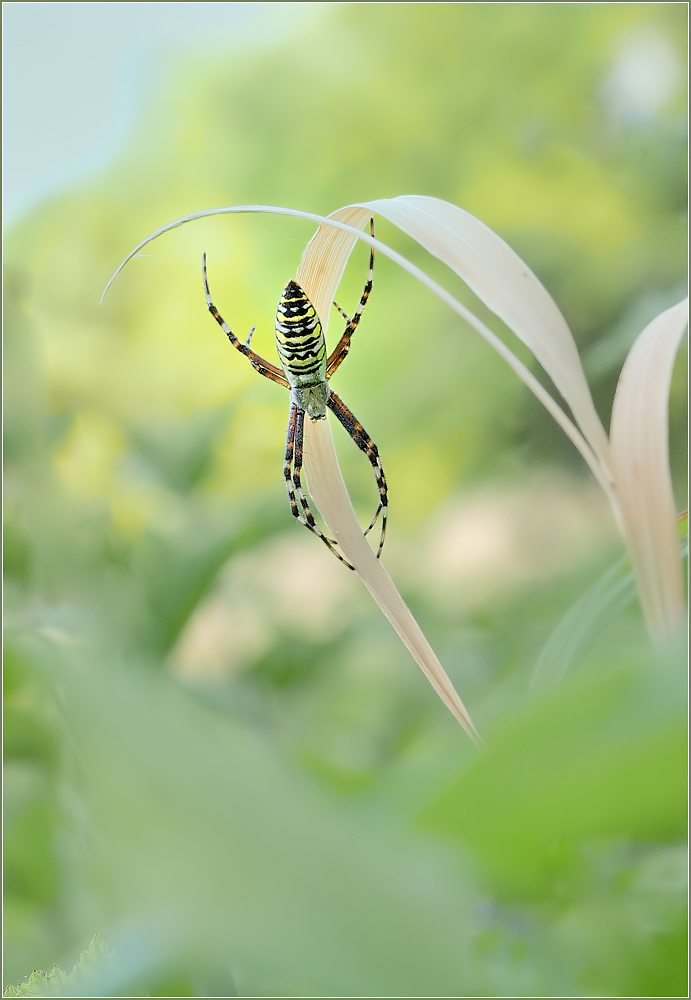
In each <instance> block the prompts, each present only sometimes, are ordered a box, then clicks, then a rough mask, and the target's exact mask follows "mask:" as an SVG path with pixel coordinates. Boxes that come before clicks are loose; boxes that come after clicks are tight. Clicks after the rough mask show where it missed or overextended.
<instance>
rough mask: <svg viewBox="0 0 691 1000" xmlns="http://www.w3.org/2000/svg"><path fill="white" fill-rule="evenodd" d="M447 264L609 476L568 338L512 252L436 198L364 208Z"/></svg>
mask: <svg viewBox="0 0 691 1000" xmlns="http://www.w3.org/2000/svg"><path fill="white" fill-rule="evenodd" d="M366 204H367V207H368V208H370V209H372V210H373V211H376V212H378V213H379V214H380V215H383V216H384V218H386V219H388V220H389V221H390V222H393V223H394V224H395V225H396V226H398V228H399V229H402V230H403V232H405V233H407V234H408V235H409V236H411V237H412V238H413V239H414V240H416V241H417V242H418V243H419V244H420V245H421V246H423V247H424V248H425V249H426V250H428V251H429V253H431V254H433V255H434V256H435V257H437V258H439V260H441V261H443V262H444V263H445V264H447V265H448V266H449V267H450V268H451V269H452V270H454V271H455V272H456V274H458V275H459V276H460V277H461V278H462V279H463V281H465V283H466V284H467V285H468V286H469V287H470V288H471V289H472V290H473V291H474V292H475V294H476V295H477V296H478V298H480V299H481V300H482V301H483V302H484V303H485V305H486V306H488V307H489V308H490V309H491V310H492V312H493V313H495V315H497V316H498V317H499V318H500V319H501V320H503V322H504V323H506V325H507V326H508V327H509V328H510V329H511V330H513V332H514V333H515V334H516V335H517V336H518V337H519V338H520V339H521V340H522V341H523V343H524V344H525V345H526V346H527V347H529V348H530V350H531V351H532V353H533V354H534V355H535V357H536V358H537V360H538V361H539V362H540V364H541V365H542V367H543V368H544V369H545V371H546V372H547V374H548V375H549V376H550V378H551V379H552V381H553V382H554V384H555V386H556V387H557V389H558V390H559V392H560V393H561V395H562V396H563V398H564V399H565V400H566V402H567V403H568V405H569V407H570V408H571V412H572V413H573V415H574V417H575V418H576V422H577V423H578V425H579V427H580V428H581V430H582V432H583V434H584V436H585V437H586V439H587V440H588V443H589V444H590V446H591V448H592V449H593V451H594V452H595V454H596V455H597V457H598V459H599V461H600V462H601V464H602V467H603V470H604V471H605V473H606V474H608V475H609V478H610V481H611V473H610V471H609V470H610V460H609V442H608V440H607V435H606V433H605V430H604V428H603V426H602V423H601V421H600V418H599V417H598V415H597V412H596V410H595V406H594V404H593V399H592V396H591V394H590V389H589V387H588V382H587V380H586V377H585V373H584V371H583V366H582V365H581V359H580V357H579V354H578V350H577V348H576V344H575V342H574V339H573V336H572V334H571V331H570V330H569V327H568V324H567V322H566V320H565V319H564V317H563V316H562V314H561V312H560V311H559V309H558V307H557V305H556V303H555V302H554V299H553V298H552V297H551V295H549V293H548V292H547V291H546V289H545V288H544V286H543V285H542V284H541V283H540V281H538V279H537V278H536V276H535V275H534V274H533V272H532V271H531V270H530V268H529V267H528V266H527V265H526V264H525V263H524V262H523V261H522V260H521V258H520V257H519V256H518V254H516V253H515V252H514V251H513V250H512V249H511V247H510V246H509V245H508V244H507V243H505V242H504V240H502V239H501V237H499V236H497V234H496V233H494V232H493V231H492V230H491V229H490V228H489V227H488V226H486V225H485V224H484V222H481V221H480V220H479V219H477V218H475V216H474V215H471V214H470V213H469V212H466V211H464V210H463V209H462V208H459V207H458V205H452V204H451V203H450V202H448V201H442V200H440V199H439V198H429V197H426V196H423V195H402V196H401V197H398V198H386V199H381V200H377V201H371V202H367V203H366Z"/></svg>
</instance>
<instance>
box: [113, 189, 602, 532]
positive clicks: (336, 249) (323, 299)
mask: <svg viewBox="0 0 691 1000" xmlns="http://www.w3.org/2000/svg"><path fill="white" fill-rule="evenodd" d="M371 212H372V209H369V208H368V209H365V210H364V211H363V208H362V206H349V207H346V208H342V209H339V210H338V211H337V212H334V213H333V215H331V216H329V217H328V218H327V217H326V216H323V215H317V214H316V213H314V212H301V211H298V210H297V209H292V208H282V207H278V206H275V205H231V206H228V207H224V208H210V209H206V210H204V211H201V212H193V213H192V214H191V215H185V216H182V217H181V218H179V219H175V220H174V221H173V222H169V223H168V224H167V225H165V226H161V228H160V229H157V230H156V231H155V232H154V233H151V235H149V236H147V237H146V239H144V240H142V241H141V243H139V244H137V246H136V247H135V248H134V249H133V250H131V251H130V252H129V253H128V254H127V256H126V257H125V259H124V260H123V261H122V262H121V263H120V264H119V266H118V268H117V270H116V271H115V273H114V274H113V275H112V277H111V278H110V280H109V282H108V284H107V285H106V287H105V289H104V291H103V295H102V296H101V302H103V299H104V298H105V296H106V293H107V292H108V289H109V288H110V286H111V285H112V283H113V281H114V280H115V278H116V277H117V276H118V274H119V273H120V271H122V269H123V267H124V266H125V265H126V264H127V263H128V261H130V260H131V259H132V258H133V257H135V256H136V255H137V254H138V253H139V251H140V250H142V249H143V248H144V247H145V246H146V245H147V244H148V243H151V242H152V240H155V239H157V238H158V237H159V236H162V235H163V234H164V233H167V232H168V231H169V230H171V229H176V228H177V227H178V226H182V225H184V224H185V223H187V222H193V221H194V220H195V219H203V218H209V217H211V216H213V215H239V214H242V213H259V214H264V215H287V216H292V217H294V218H300V219H311V220H312V221H314V222H318V223H319V228H318V229H317V232H316V234H315V235H314V237H313V238H312V239H311V240H310V242H309V243H308V245H307V247H306V248H305V252H304V254H303V257H302V262H301V264H300V266H299V268H298V272H297V280H298V282H299V283H300V284H301V286H302V287H303V288H304V289H305V290H306V291H307V290H308V289H312V292H311V294H310V292H309V291H307V294H308V295H310V298H312V302H313V303H314V304H315V305H316V306H317V312H318V313H319V315H320V317H321V318H322V325H323V326H324V329H326V328H327V326H328V319H329V313H330V306H331V300H332V297H333V295H334V294H335V291H336V287H337V285H338V282H339V281H340V278H341V275H342V273H343V269H344V267H345V264H346V262H347V259H348V256H349V254H350V252H351V251H352V249H353V247H354V246H355V241H356V240H358V239H359V240H362V241H363V242H364V243H367V244H368V245H370V246H373V247H375V248H376V249H377V250H378V251H379V252H380V253H382V254H384V255H385V256H386V257H389V258H390V260H393V261H394V262H395V263H396V264H398V265H399V266H400V267H402V268H403V270H404V271H407V272H408V273H409V274H411V275H412V276H413V277H414V278H417V279H418V281H420V282H422V284H423V285H426V286H427V288H429V290H430V291H431V292H433V293H434V294H435V295H436V296H437V297H438V298H440V299H441V300H442V302H445V303H446V304H447V305H448V306H449V308H451V309H452V310H453V311H454V312H456V313H457V314H458V315H459V316H461V317H462V318H463V319H464V320H465V321H466V322H467V323H468V324H469V325H470V326H472V327H473V328H474V329H475V330H477V332H478V333H479V334H480V336H482V337H483V338H484V339H485V340H486V341H487V342H488V343H489V344H490V345H491V346H492V347H493V348H494V350H495V351H496V352H497V354H499V355H500V356H501V357H502V358H503V359H504V361H505V362H506V363H507V364H508V365H509V367H510V368H511V369H512V370H513V371H514V372H515V373H516V375H517V376H518V377H519V378H520V379H521V381H522V382H523V383H524V384H525V385H526V386H527V387H528V388H529V389H530V390H531V391H532V392H533V393H534V394H535V396H537V398H538V399H539V400H540V402H541V403H542V404H543V406H544V407H545V409H547V410H548V411H549V413H550V414H551V415H552V417H554V419H555V420H556V422H557V423H558V424H559V426H560V427H561V429H562V430H563V431H564V433H565V434H566V435H567V437H568V438H569V439H570V440H571V441H572V442H573V444H574V445H575V446H576V448H577V449H578V450H579V451H580V453H581V455H582V456H583V458H584V459H585V461H586V463H587V465H588V466H589V468H590V470H591V472H592V473H593V475H594V476H595V478H596V479H597V481H598V482H599V483H600V486H601V487H602V489H603V490H604V492H605V494H606V496H607V498H608V500H609V502H610V504H611V507H612V510H613V512H614V516H615V519H616V520H617V523H619V522H620V515H619V508H618V503H617V497H616V494H615V493H614V490H613V488H612V482H611V477H610V475H609V472H608V470H607V469H606V468H604V466H603V464H602V462H601V461H600V459H599V458H598V457H597V455H596V453H595V452H594V451H593V449H592V448H591V446H590V444H589V443H588V441H587V440H586V439H585V437H584V436H583V434H581V432H580V431H579V430H578V428H577V427H576V426H575V424H574V423H573V421H572V420H570V418H569V417H568V416H567V414H566V413H565V412H564V410H563V409H562V408H561V406H559V404H558V403H557V402H556V400H554V399H553V398H552V396H550V394H549V393H548V392H547V390H546V389H544V388H543V387H542V386H541V385H540V383H539V382H538V380H537V379H536V378H535V376H534V375H533V373H532V372H531V371H530V370H529V369H528V368H526V366H525V365H524V364H523V362H522V361H520V360H519V359H518V358H517V357H516V355H515V354H514V353H513V351H511V350H510V348H508V347H507V346H506V344H504V343H503V341H502V340H501V339H500V338H499V337H497V335H496V334H495V333H493V332H492V330H490V329H489V327H488V326H486V325H485V324H484V323H483V322H482V321H481V320H479V319H478V317H477V316H475V315H474V313H472V312H471V311H470V310H469V309H467V308H466V307H465V306H464V305H463V304H462V303H461V302H459V301H458V299H456V298H454V296H453V295H451V294H450V292H447V291H446V289H445V288H442V286H441V285H439V284H437V282H436V281H434V280H433V279H432V278H430V277H429V276H428V275H426V274H425V272H424V271H421V270H420V268H419V267H416V266H415V264H412V263H411V262H410V261H409V260H406V258H405V257H403V256H402V255H401V254H399V253H398V252H397V251H396V250H392V249H391V247H388V246H386V244H385V243H382V242H381V241H380V240H376V239H373V238H372V237H371V236H370V235H369V233H363V232H362V230H361V229H359V228H357V227H356V226H354V225H352V224H351V222H350V221H342V219H341V217H343V219H347V220H351V221H352V222H355V221H356V220H357V222H358V225H363V224H364V221H363V220H366V219H368V218H369V217H370V215H371ZM334 230H336V232H335V233H334ZM312 296H313V297H312Z"/></svg>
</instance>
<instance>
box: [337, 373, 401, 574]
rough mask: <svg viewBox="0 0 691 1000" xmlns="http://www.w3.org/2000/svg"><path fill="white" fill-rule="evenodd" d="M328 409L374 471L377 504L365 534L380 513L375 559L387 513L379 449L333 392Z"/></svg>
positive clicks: (384, 529) (384, 532)
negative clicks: (366, 458) (377, 497)
mask: <svg viewBox="0 0 691 1000" xmlns="http://www.w3.org/2000/svg"><path fill="white" fill-rule="evenodd" d="M326 405H327V406H328V407H329V409H330V410H331V411H332V412H333V413H334V414H335V415H336V417H337V418H338V420H339V422H340V423H341V424H342V425H343V426H344V427H345V429H346V430H347V431H348V434H349V435H350V436H351V438H352V439H353V441H354V442H355V444H356V445H357V446H358V448H359V449H360V450H361V451H364V453H365V455H367V457H368V459H369V460H370V464H371V466H372V472H373V473H374V478H375V480H376V483H377V487H378V489H379V506H378V507H377V511H376V513H375V515H374V517H373V518H372V521H371V522H370V526H369V528H368V529H367V531H365V534H367V532H368V531H370V530H371V529H372V528H373V527H374V525H375V523H376V521H377V518H378V517H379V514H380V513H381V515H382V524H381V536H380V538H379V549H378V550H377V559H378V558H379V557H380V556H381V550H382V549H383V548H384V539H385V537H386V520H387V515H388V492H387V486H386V477H385V475H384V470H383V469H382V464H381V459H380V458H379V451H378V449H377V446H376V444H375V443H374V441H373V440H372V438H371V437H370V436H369V434H368V433H367V431H366V430H365V428H364V427H363V426H362V424H361V423H360V422H359V421H358V420H357V419H356V418H355V416H354V415H353V414H352V413H351V412H350V410H349V409H348V407H347V406H346V405H345V403H344V402H343V400H342V399H340V398H339V397H338V396H337V395H336V393H335V392H333V391H332V392H331V395H330V396H329V401H328V403H327V404H326Z"/></svg>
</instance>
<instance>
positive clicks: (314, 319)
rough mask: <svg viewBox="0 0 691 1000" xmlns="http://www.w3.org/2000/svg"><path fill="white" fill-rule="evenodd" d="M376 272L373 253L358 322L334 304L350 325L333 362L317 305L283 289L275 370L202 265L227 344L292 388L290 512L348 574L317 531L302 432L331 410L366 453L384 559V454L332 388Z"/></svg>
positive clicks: (287, 467)
mask: <svg viewBox="0 0 691 1000" xmlns="http://www.w3.org/2000/svg"><path fill="white" fill-rule="evenodd" d="M370 231H371V233H372V235H373V236H374V220H370ZM373 273H374V248H372V250H371V252H370V261H369V274H368V275H367V282H366V284H365V288H364V291H363V293H362V297H361V299H360V304H359V305H358V307H357V309H356V310H355V313H354V315H353V318H352V319H350V317H348V316H347V315H346V314H345V313H344V312H343V310H342V309H341V307H340V306H339V305H338V303H337V302H334V306H335V307H336V308H337V309H338V311H339V312H340V313H341V315H342V316H343V317H344V319H345V321H346V327H345V330H344V331H343V334H342V335H341V339H340V340H339V342H338V343H337V344H336V347H335V348H334V350H333V351H332V352H331V354H330V355H329V356H328V357H327V354H326V341H325V338H324V331H323V330H322V325H321V323H320V321H319V317H318V316H317V312H316V310H315V308H314V306H313V305H312V303H311V302H310V300H309V299H308V298H307V296H306V295H305V293H304V292H303V290H302V289H301V288H300V286H299V285H298V284H297V283H296V282H295V281H289V282H288V284H287V285H286V287H285V288H284V289H283V294H282V295H281V299H280V302H279V303H278V309H277V312H276V328H275V336H276V349H277V351H278V360H279V361H280V363H281V367H280V368H277V367H276V365H273V364H271V362H270V361H266V360H265V359H264V358H262V357H261V356H260V355H259V354H256V353H255V351H253V350H251V348H250V341H251V340H252V334H253V333H254V330H255V328H254V327H252V329H251V330H250V332H249V334H248V335H247V339H246V340H245V342H244V343H242V341H240V340H238V338H237V337H236V336H235V334H234V333H233V331H232V330H231V329H230V327H229V326H228V324H227V323H226V322H225V320H224V319H223V317H222V316H221V314H220V313H219V311H218V309H217V308H216V306H215V305H214V304H213V302H212V301H211V294H210V292H209V282H208V279H207V274H206V254H204V258H203V261H202V274H203V278H204V291H205V293H206V302H207V305H208V307H209V312H210V313H211V315H212V316H213V318H214V319H215V320H216V322H217V323H218V324H219V325H220V327H221V328H222V330H223V332H224V333H225V334H226V336H227V337H228V340H229V341H230V342H231V344H232V345H233V347H234V348H235V349H236V350H238V351H239V352H240V353H241V354H244V355H245V357H246V358H247V360H248V361H249V362H250V364H251V365H252V367H253V368H254V369H255V371H258V372H259V374H260V375H264V376H265V377H266V378H268V379H271V381H272V382H278V384H279V385H282V386H285V388H286V389H290V415H289V417H288V435H287V440H286V453H285V462H284V465H283V474H284V476H285V480H286V486H287V488H288V497H289V499H290V509H291V511H292V513H293V516H294V517H296V518H297V520H298V521H299V522H300V523H301V524H304V525H305V527H306V528H309V530H310V531H312V532H314V534H315V535H317V536H318V537H319V538H321V540H322V541H323V542H324V544H325V545H326V546H327V548H328V549H330V550H331V552H333V554H334V555H335V556H336V557H337V558H338V559H340V560H341V562H342V563H345V565H346V566H348V568H349V569H353V567H352V566H351V564H350V563H349V562H348V561H347V559H344V557H343V556H342V555H341V554H340V553H339V552H337V551H336V549H335V548H334V546H335V545H336V544H337V543H336V541H335V539H333V538H327V537H326V535H324V534H323V532H321V531H320V530H319V528H318V527H317V524H316V522H315V520H314V517H313V515H312V511H311V510H310V507H309V503H308V501H307V497H306V496H305V492H304V490H303V488H302V482H301V474H302V449H303V431H304V425H305V414H307V416H308V417H309V419H310V420H324V419H325V418H326V409H327V407H328V408H329V409H330V410H331V412H332V413H333V414H334V415H335V416H336V418H337V419H338V420H339V421H340V423H341V424H342V425H343V427H345V429H346V431H347V432H348V434H349V435H350V436H351V438H352V439H353V441H354V442H355V444H356V445H357V446H358V448H360V450H361V451H364V453H365V455H367V458H368V459H369V460H370V463H371V465H372V471H373V472H374V478H375V480H376V483H377V487H378V489H379V506H378V507H377V510H376V512H375V515H374V517H373V518H372V520H371V521H370V524H369V527H368V528H367V529H366V531H365V534H367V533H368V532H369V531H371V530H372V528H373V527H374V525H375V524H376V522H377V519H378V518H379V515H380V514H381V519H382V520H381V536H380V538H379V549H378V551H377V558H379V556H380V555H381V551H382V548H383V546H384V538H385V535H386V517H387V490H386V479H385V477H384V470H383V469H382V465H381V461H380V459H379V452H378V450H377V446H376V444H375V443H374V441H373V440H372V438H371V437H370V436H369V434H368V433H367V431H366V430H365V429H364V427H363V426H362V424H361V423H360V422H359V421H358V420H357V419H356V418H355V416H354V415H353V414H352V413H351V412H350V410H349V409H348V407H347V406H346V405H345V403H344V402H343V401H342V400H341V399H339V397H338V396H337V395H336V393H335V392H333V391H332V389H331V386H330V385H329V379H330V378H331V376H332V375H333V374H334V372H335V371H336V370H337V369H338V367H339V365H340V364H341V363H342V362H343V360H344V359H345V357H346V355H347V354H348V351H349V350H350V339H351V337H352V336H353V333H354V332H355V330H356V328H357V325H358V323H359V322H360V317H361V316H362V311H363V309H364V308H365V305H366V304H367V300H368V298H369V295H370V292H371V291H372V275H373Z"/></svg>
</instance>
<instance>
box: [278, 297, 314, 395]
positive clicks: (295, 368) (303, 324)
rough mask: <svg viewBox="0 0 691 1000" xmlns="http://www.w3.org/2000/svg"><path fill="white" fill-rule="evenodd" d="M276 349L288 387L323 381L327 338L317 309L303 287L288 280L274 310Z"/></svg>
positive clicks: (309, 384)
mask: <svg viewBox="0 0 691 1000" xmlns="http://www.w3.org/2000/svg"><path fill="white" fill-rule="evenodd" d="M275 335H276V349H277V350H278V358H279V361H280V362H281V367H282V368H283V371H284V372H285V375H286V378H287V379H288V381H289V382H290V385H291V388H298V387H307V386H314V385H318V384H319V383H320V382H325V381H326V341H325V339H324V331H323V330H322V325H321V323H320V322H319V317H318V316H317V313H316V310H315V308H314V306H313V305H312V303H311V302H310V300H309V299H308V298H307V296H306V295H305V293H304V292H303V290H302V289H301V288H300V286H299V285H298V284H296V283H295V282H294V281H289V282H288V284H287V285H286V287H285V288H284V289H283V295H282V296H281V300H280V302H279V303H278V309H277V311H276V329H275Z"/></svg>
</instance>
